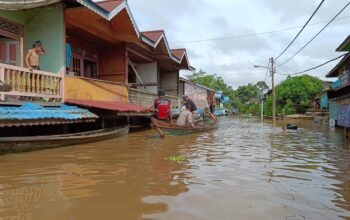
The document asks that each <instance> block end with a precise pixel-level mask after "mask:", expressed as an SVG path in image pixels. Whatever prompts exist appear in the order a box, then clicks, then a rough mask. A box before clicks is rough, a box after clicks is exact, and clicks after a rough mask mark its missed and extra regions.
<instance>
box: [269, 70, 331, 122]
mask: <svg viewBox="0 0 350 220" xmlns="http://www.w3.org/2000/svg"><path fill="white" fill-rule="evenodd" d="M323 90H324V86H323V82H322V81H321V80H320V79H318V78H316V77H313V76H309V75H302V76H296V77H288V78H287V79H286V80H285V81H283V82H281V83H280V84H279V85H278V86H276V104H277V113H282V111H283V110H284V111H285V112H286V114H295V113H300V114H303V113H305V112H306V110H307V108H309V107H310V105H311V103H312V99H313V98H314V97H316V96H318V95H320V94H321V93H322V92H323ZM271 103H272V101H271V97H270V96H269V97H268V98H267V100H266V102H265V104H266V105H265V108H264V111H265V113H267V114H268V115H271V114H272V113H271Z"/></svg>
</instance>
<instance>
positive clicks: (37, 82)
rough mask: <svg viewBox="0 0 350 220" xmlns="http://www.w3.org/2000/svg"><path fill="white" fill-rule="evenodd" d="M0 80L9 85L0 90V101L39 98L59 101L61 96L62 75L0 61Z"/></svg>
mask: <svg viewBox="0 0 350 220" xmlns="http://www.w3.org/2000/svg"><path fill="white" fill-rule="evenodd" d="M0 80H1V81H2V82H4V83H7V84H9V85H10V86H11V91H10V92H0V101H12V102H22V101H24V100H34V99H40V100H41V101H42V100H46V101H50V102H60V101H61V100H62V98H63V75H61V74H55V73H49V72H44V71H39V70H33V71H30V70H29V69H27V68H22V67H17V66H12V65H7V64H2V63H0Z"/></svg>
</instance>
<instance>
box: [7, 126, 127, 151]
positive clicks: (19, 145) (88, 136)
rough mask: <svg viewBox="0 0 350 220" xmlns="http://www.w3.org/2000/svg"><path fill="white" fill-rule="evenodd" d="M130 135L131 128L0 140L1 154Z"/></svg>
mask: <svg viewBox="0 0 350 220" xmlns="http://www.w3.org/2000/svg"><path fill="white" fill-rule="evenodd" d="M128 133H129V126H125V127H118V128H110V129H101V130H96V131H89V132H81V133H75V134H66V135H50V136H33V137H4V138H0V154H6V153H18V152H28V151H35V150H43V149H50V148H57V147H65V146H72V145H77V144H86V143H92V142H97V141H103V140H107V139H112V138H116V137H120V136H124V135H127V134H128Z"/></svg>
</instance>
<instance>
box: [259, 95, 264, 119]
mask: <svg viewBox="0 0 350 220" xmlns="http://www.w3.org/2000/svg"><path fill="white" fill-rule="evenodd" d="M260 114H261V115H260V117H261V122H263V121H264V97H262V98H261V113H260Z"/></svg>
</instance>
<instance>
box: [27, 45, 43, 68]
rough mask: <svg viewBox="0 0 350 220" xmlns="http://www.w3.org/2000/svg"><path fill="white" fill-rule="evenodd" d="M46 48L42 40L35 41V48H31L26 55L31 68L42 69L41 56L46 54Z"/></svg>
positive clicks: (28, 65)
mask: <svg viewBox="0 0 350 220" xmlns="http://www.w3.org/2000/svg"><path fill="white" fill-rule="evenodd" d="M45 54H46V52H45V49H44V47H43V45H42V43H41V41H40V40H38V41H35V42H34V43H33V48H31V49H29V50H28V52H27V56H26V60H25V61H26V65H27V67H28V69H29V70H31V71H32V70H40V65H39V56H40V55H45Z"/></svg>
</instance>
